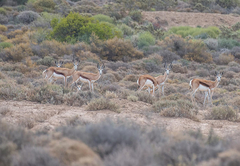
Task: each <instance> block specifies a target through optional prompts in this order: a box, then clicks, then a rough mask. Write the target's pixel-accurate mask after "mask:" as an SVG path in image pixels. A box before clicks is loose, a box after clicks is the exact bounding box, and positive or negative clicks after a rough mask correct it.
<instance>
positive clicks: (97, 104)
mask: <svg viewBox="0 0 240 166" xmlns="http://www.w3.org/2000/svg"><path fill="white" fill-rule="evenodd" d="M105 109H106V110H111V111H114V112H119V106H118V105H116V104H115V103H112V102H111V101H109V100H108V99H104V98H100V99H95V100H92V101H91V102H90V103H89V104H88V106H87V110H88V111H96V110H105Z"/></svg>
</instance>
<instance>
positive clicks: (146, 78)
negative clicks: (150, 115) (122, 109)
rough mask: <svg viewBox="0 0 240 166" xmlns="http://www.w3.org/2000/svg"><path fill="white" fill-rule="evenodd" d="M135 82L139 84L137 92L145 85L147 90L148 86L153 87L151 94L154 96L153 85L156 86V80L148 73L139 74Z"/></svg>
mask: <svg viewBox="0 0 240 166" xmlns="http://www.w3.org/2000/svg"><path fill="white" fill-rule="evenodd" d="M137 84H138V85H139V86H140V87H139V89H138V90H137V92H139V91H141V90H142V89H143V87H144V86H147V87H148V91H150V88H152V89H153V93H152V95H153V96H154V92H155V87H156V86H157V80H156V79H155V78H154V77H152V76H150V75H141V76H140V77H139V78H138V80H137Z"/></svg>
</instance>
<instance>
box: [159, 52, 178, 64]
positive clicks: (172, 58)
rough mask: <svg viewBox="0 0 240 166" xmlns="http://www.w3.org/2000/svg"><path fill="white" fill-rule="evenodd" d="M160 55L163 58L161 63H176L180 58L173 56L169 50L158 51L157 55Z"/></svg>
mask: <svg viewBox="0 0 240 166" xmlns="http://www.w3.org/2000/svg"><path fill="white" fill-rule="evenodd" d="M158 54H160V55H161V57H162V58H163V62H166V63H171V62H172V61H176V60H179V59H180V56H179V55H177V54H175V53H174V52H171V51H169V50H162V51H159V53H158Z"/></svg>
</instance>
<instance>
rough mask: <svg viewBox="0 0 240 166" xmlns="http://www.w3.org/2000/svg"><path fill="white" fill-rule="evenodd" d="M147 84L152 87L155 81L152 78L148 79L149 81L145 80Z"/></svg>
mask: <svg viewBox="0 0 240 166" xmlns="http://www.w3.org/2000/svg"><path fill="white" fill-rule="evenodd" d="M145 86H150V87H152V86H153V82H152V81H151V80H149V79H147V81H146V82H145Z"/></svg>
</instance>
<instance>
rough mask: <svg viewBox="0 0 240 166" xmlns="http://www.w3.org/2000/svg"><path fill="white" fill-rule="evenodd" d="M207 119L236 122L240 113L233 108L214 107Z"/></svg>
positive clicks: (224, 106)
mask: <svg viewBox="0 0 240 166" xmlns="http://www.w3.org/2000/svg"><path fill="white" fill-rule="evenodd" d="M207 119H214V120H229V121H236V120H237V119H238V111H236V110H234V109H233V107H232V106H228V105H219V106H216V107H214V108H213V109H212V110H211V112H210V114H209V115H208V117H207Z"/></svg>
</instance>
